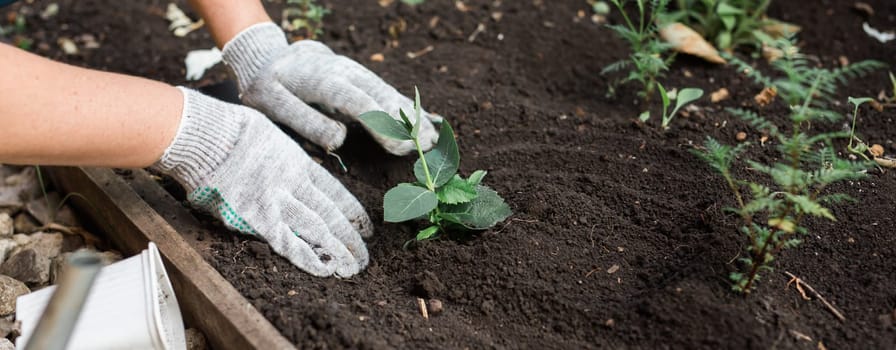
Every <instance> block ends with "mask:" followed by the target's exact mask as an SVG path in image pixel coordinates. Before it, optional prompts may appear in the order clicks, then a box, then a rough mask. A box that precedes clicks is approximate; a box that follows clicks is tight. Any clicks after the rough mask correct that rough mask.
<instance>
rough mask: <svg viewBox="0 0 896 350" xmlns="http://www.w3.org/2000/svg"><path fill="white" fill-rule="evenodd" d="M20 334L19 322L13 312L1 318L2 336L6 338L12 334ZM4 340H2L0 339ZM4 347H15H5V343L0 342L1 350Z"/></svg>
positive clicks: (0, 329) (0, 336)
mask: <svg viewBox="0 0 896 350" xmlns="http://www.w3.org/2000/svg"><path fill="white" fill-rule="evenodd" d="M13 333H14V334H16V335H18V334H19V324H18V323H17V322H16V320H15V315H14V314H11V315H9V316H7V317H2V318H0V338H6V337H8V336H9V335H10V334H13ZM13 338H15V336H13ZM0 342H2V341H0ZM3 349H13V348H4V347H3V344H0V350H3Z"/></svg>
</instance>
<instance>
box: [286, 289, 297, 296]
mask: <svg viewBox="0 0 896 350" xmlns="http://www.w3.org/2000/svg"><path fill="white" fill-rule="evenodd" d="M296 294H299V292H296V291H295V290H292V289H290V290H289V291H288V292H286V295H288V296H294V295H296Z"/></svg>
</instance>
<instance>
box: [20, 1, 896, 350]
mask: <svg viewBox="0 0 896 350" xmlns="http://www.w3.org/2000/svg"><path fill="white" fill-rule="evenodd" d="M395 2H396V4H393V5H391V6H388V7H386V8H383V7H380V6H379V5H378V4H377V2H376V1H363V2H361V1H351V2H350V1H347V0H340V1H323V3H325V4H327V5H328V6H329V7H331V8H332V11H333V13H332V14H331V15H329V16H328V17H327V18H326V22H325V28H326V35H325V36H324V37H323V38H322V40H323V41H324V42H326V43H327V44H328V45H330V46H331V47H332V48H333V49H334V50H335V51H336V52H339V53H342V54H345V55H348V56H349V57H352V58H354V59H356V60H359V61H360V62H363V63H364V64H365V65H367V66H368V67H370V68H371V69H372V70H374V71H375V72H377V73H379V74H380V75H381V76H382V77H383V78H384V79H385V80H386V81H388V82H390V83H392V84H395V86H396V87H397V88H399V89H400V90H401V91H404V92H406V93H410V92H412V91H413V87H414V86H415V85H416V86H418V87H419V88H420V91H421V92H422V95H423V99H424V106H426V107H428V109H430V110H432V111H435V112H438V113H440V114H442V115H444V116H446V117H448V118H450V120H451V121H452V123H453V125H454V127H455V130H456V132H457V134H458V142H459V144H460V148H461V154H462V157H463V163H462V166H461V167H462V172H464V173H465V174H468V173H470V172H472V171H473V170H475V169H486V170H488V171H489V175H488V176H487V177H486V182H487V183H488V184H490V185H491V186H493V187H494V188H495V189H497V190H498V191H499V192H500V193H501V194H502V195H503V196H504V197H505V198H506V199H507V200H508V202H509V203H510V205H511V207H512V208H513V209H514V211H515V215H514V216H512V217H511V218H510V219H509V220H508V221H506V222H505V223H504V224H502V225H500V226H499V227H498V228H496V229H495V230H490V231H485V232H482V233H479V234H476V235H474V236H472V237H470V238H469V239H466V240H448V239H443V240H437V241H430V242H424V243H421V244H417V245H414V246H412V247H411V248H409V249H407V250H404V249H402V246H403V244H404V243H405V241H407V240H408V239H411V238H412V237H413V235H414V233H415V232H416V230H417V229H418V228H419V227H418V226H417V225H415V224H404V225H392V224H381V225H377V227H376V235H375V236H374V237H373V238H371V239H370V240H369V241H368V247H369V249H370V253H371V264H370V266H369V267H368V268H367V270H366V271H365V272H364V273H362V274H360V275H359V276H357V277H354V278H351V279H348V280H338V279H332V278H331V279H321V278H314V277H311V276H308V275H306V274H304V273H302V272H301V271H299V270H298V269H296V268H294V267H293V266H291V265H290V264H289V263H288V262H287V261H286V260H285V259H282V258H280V257H277V256H276V255H273V254H272V253H271V252H270V250H269V249H268V248H267V246H266V245H265V244H263V243H261V242H257V241H254V240H252V239H251V238H248V237H243V236H238V235H234V234H231V233H229V232H223V230H221V229H219V228H218V229H216V228H214V227H211V228H212V230H211V231H212V233H210V234H209V239H211V240H212V241H215V242H217V243H214V244H213V245H212V247H213V248H214V251H213V254H207V255H208V258H209V259H210V261H211V263H212V264H213V265H215V266H216V267H217V268H218V269H219V271H220V272H221V273H222V274H223V275H224V276H225V277H226V278H227V279H228V280H230V281H231V282H233V283H234V285H235V286H236V287H237V289H239V290H240V291H241V292H242V293H243V294H244V295H245V296H246V297H247V298H248V299H249V300H250V301H251V302H252V303H253V305H255V307H256V308H258V309H259V310H260V311H261V312H262V313H263V314H264V315H265V316H266V317H267V318H269V319H270V320H271V322H272V323H273V324H274V325H275V326H276V327H277V328H278V329H279V330H280V331H281V332H283V334H284V335H285V336H286V337H288V338H290V339H292V340H293V341H295V342H296V343H297V344H299V345H300V346H301V347H302V348H414V349H416V348H434V349H435V348H438V349H443V348H450V349H454V348H458V349H460V348H475V349H479V348H511V349H513V348H534V349H541V348H546V349H582V348H651V349H653V348H675V349H716V348H732V349H768V348H796V349H816V348H821V345H819V344H820V343H823V344H824V346H825V347H827V348H828V349H896V345H894V344H896V326H894V323H896V314H894V313H896V281H894V279H896V235H894V234H893V228H894V227H896V219H894V203H896V191H894V188H896V172H894V171H889V172H886V173H883V174H881V173H880V172H879V171H871V172H869V177H868V178H867V179H865V180H862V181H855V182H849V183H846V184H843V185H841V186H838V187H837V188H835V189H833V190H834V191H842V192H845V193H847V194H849V195H851V196H853V197H855V198H856V199H857V203H847V204H844V205H838V206H835V207H833V212H834V214H835V215H836V216H837V218H838V221H836V222H830V221H822V220H815V221H812V222H810V223H809V228H810V235H808V236H806V237H805V243H804V244H803V245H802V246H800V247H798V248H797V249H793V250H789V251H785V252H783V253H782V254H780V256H779V257H778V260H777V261H776V270H775V271H774V272H770V273H766V274H765V277H764V278H763V280H762V281H761V282H760V283H759V285H758V288H757V289H756V290H755V292H754V293H753V294H751V295H750V296H748V297H743V296H741V295H737V294H735V293H733V292H732V291H731V290H730V284H729V281H728V279H727V275H728V274H729V273H730V272H732V271H737V270H739V269H740V266H738V265H737V263H733V262H732V261H734V260H735V258H737V257H738V255H739V254H740V253H741V251H742V248H743V245H744V244H745V241H744V239H742V236H740V235H738V234H737V233H736V224H737V221H736V219H735V217H733V216H731V215H730V214H726V213H724V212H723V208H724V207H726V206H731V205H733V199H732V198H731V195H730V194H729V193H728V191H727V190H726V188H725V186H724V184H723V182H722V181H721V180H720V179H719V178H718V177H717V176H716V175H714V174H713V173H711V172H710V171H709V169H708V168H707V167H706V166H705V165H704V164H702V163H701V162H700V161H698V160H697V159H696V158H695V157H694V156H693V155H692V154H691V153H690V150H691V149H692V148H693V145H695V144H698V143H700V142H702V140H703V139H704V138H705V137H706V136H707V135H710V136H713V137H716V138H718V139H720V140H721V141H722V142H724V143H729V144H734V143H736V142H737V141H736V140H735V134H736V133H737V132H740V131H745V132H747V133H748V138H749V140H750V141H753V142H754V144H755V145H754V146H752V148H751V150H750V154H751V155H756V156H758V157H764V159H770V156H769V155H771V154H773V153H771V150H772V147H773V145H771V144H768V143H766V144H765V145H764V146H763V145H760V143H759V140H758V139H759V137H760V135H759V134H757V133H756V132H754V131H752V130H750V129H749V128H747V127H746V126H745V125H744V124H743V123H742V122H740V121H739V120H738V119H737V118H735V117H733V116H731V115H729V114H727V113H725V112H724V111H722V109H723V107H730V106H740V105H745V106H750V105H751V101H752V97H753V95H755V94H756V93H757V92H758V91H759V90H760V89H761V87H760V86H756V85H754V84H752V83H751V82H750V81H749V80H748V79H745V78H744V77H742V76H740V75H739V74H738V73H737V72H736V71H734V70H733V69H731V68H730V67H717V66H711V65H708V64H704V63H702V62H700V61H698V60H695V59H691V58H687V57H680V58H679V60H678V61H677V63H676V64H675V66H674V67H673V69H672V70H671V71H670V72H669V73H668V74H667V77H666V78H665V79H664V80H663V81H664V85H666V86H678V87H683V86H699V87H702V88H704V89H705V90H706V91H707V93H709V92H712V91H715V90H716V89H718V88H721V87H726V88H728V89H729V90H731V92H732V98H731V99H729V100H727V101H724V102H722V103H720V104H712V103H710V102H709V101H708V100H707V99H704V100H702V101H701V102H700V103H699V105H700V106H701V107H702V112H701V113H691V114H690V116H689V117H681V118H678V119H676V120H675V121H674V122H673V125H672V128H671V130H670V131H668V132H666V133H659V132H657V131H655V128H654V127H653V126H652V125H651V126H649V127H645V126H643V125H639V124H638V123H635V122H633V120H634V117H635V116H636V115H637V114H638V113H639V112H640V111H641V110H642V107H639V106H637V102H636V101H637V99H636V98H635V91H636V90H635V88H634V87H632V86H626V87H623V88H622V89H621V90H620V93H619V96H618V97H616V98H612V99H611V98H607V97H605V92H606V91H607V82H608V80H609V79H607V78H606V77H602V76H601V75H600V74H599V72H600V70H601V68H602V67H603V66H604V65H606V64H608V63H610V62H612V61H614V60H616V59H619V58H622V57H624V56H625V55H627V49H626V47H624V46H623V44H622V43H621V42H620V41H619V40H617V39H616V38H615V37H614V36H613V35H612V34H611V32H610V31H609V30H608V29H606V28H605V27H602V26H600V25H597V24H594V23H592V22H591V20H590V19H589V18H588V17H590V13H589V12H588V5H587V4H586V2H585V1H584V0H568V1H503V2H501V1H469V2H467V7H468V8H469V11H467V12H461V11H459V10H458V9H456V8H455V6H454V3H453V2H449V1H436V0H430V1H428V2H426V3H425V4H423V5H421V6H419V7H416V8H411V7H407V6H405V5H400V4H397V3H399V2H398V1H395ZM866 2H867V3H869V4H871V5H872V6H873V8H874V9H875V12H876V14H875V15H874V16H873V17H872V18H870V19H868V21H869V23H870V24H871V25H872V26H874V27H875V28H878V29H881V30H893V29H896V2H893V1H889V0H876V1H866ZM811 3H812V4H811V5H808V4H807V3H806V2H802V1H775V2H774V4H773V6H772V8H771V10H770V15H771V16H772V17H775V18H779V19H782V20H786V21H790V22H793V23H796V24H798V25H801V26H802V27H803V29H804V31H803V33H802V34H801V35H800V39H801V43H802V46H804V47H803V51H804V52H806V53H809V54H812V55H816V56H817V59H818V62H819V64H822V65H825V66H834V65H836V64H838V63H837V62H838V59H839V57H840V56H845V57H847V58H848V59H849V60H850V61H852V62H856V61H859V60H862V59H878V60H882V61H885V62H887V63H888V64H890V65H893V64H894V63H896V43H894V42H891V43H889V44H887V45H884V44H881V43H879V42H877V41H874V40H873V39H871V38H869V37H868V36H866V35H865V34H864V33H863V32H862V30H861V25H862V22H863V21H864V20H865V19H864V18H863V17H862V15H861V14H860V13H859V12H856V11H854V10H852V4H853V2H852V1H847V0H838V1H833V0H824V1H814V2H811ZM266 4H267V3H266ZM60 5H61V11H60V14H59V15H58V16H57V17H55V18H53V19H51V20H48V21H42V20H40V19H38V18H36V17H35V18H34V21H33V22H32V24H33V28H32V29H31V30H33V31H35V32H32V33H33V34H34V36H35V37H36V38H37V41H38V44H37V45H38V46H36V47H39V49H38V53H41V54H43V55H46V56H49V57H53V58H57V59H62V60H64V61H67V62H72V63H76V64H80V65H85V66H90V67H94V68H101V69H106V70H111V71H117V72H124V73H129V74H136V75H142V76H146V77H150V78H155V79H161V80H164V81H167V82H170V83H175V84H182V83H184V81H183V78H182V73H183V69H182V66H183V63H182V58H183V56H184V55H185V53H186V51H187V50H189V49H198V48H209V47H211V46H212V43H211V41H210V39H209V38H208V34H206V33H204V32H196V33H193V34H191V35H190V36H189V37H188V38H187V39H178V38H175V37H173V36H171V35H170V34H168V33H167V32H166V30H165V26H166V25H167V23H166V22H165V21H164V19H163V18H162V17H161V16H160V14H161V11H163V9H164V5H165V3H162V2H152V1H146V2H122V3H114V4H113V3H110V2H108V1H98V0H94V1H85V0H81V1H72V0H67V1H61V2H60ZM270 6H271V7H272V10H271V13H272V14H275V15H279V11H277V10H275V9H276V8H279V7H278V6H279V5H277V4H270ZM184 8H186V7H185V6H184ZM12 9H16V7H13V8H12ZM579 10H583V11H585V13H586V14H587V15H586V17H585V18H578V17H577V11H579ZM493 12H501V13H502V14H503V16H502V17H501V19H500V21H496V20H494V19H492V17H491V14H492V13H493ZM32 17H34V16H33V15H32ZM436 17H437V18H438V22H437V24H436V25H435V26H434V27H431V26H430V23H433V22H434V21H435V20H434V18H436ZM613 20H615V18H614V17H612V16H611V21H613ZM400 21H404V22H405V23H406V25H407V28H406V31H405V32H403V33H401V35H400V36H399V37H398V38H397V40H396V42H397V44H398V47H392V46H390V45H389V44H390V42H391V41H392V40H393V39H392V38H390V36H389V34H388V33H389V30H388V29H389V27H390V25H392V24H393V23H397V22H400ZM479 23H483V24H485V26H486V31H485V32H483V33H481V34H479V35H478V36H477V37H476V39H475V41H474V42H472V43H471V42H469V41H468V36H469V35H470V34H471V33H472V32H473V31H474V30H475V28H476V26H477V24H479ZM81 33H92V34H94V35H96V36H97V37H98V38H100V39H101V43H102V47H101V48H99V49H96V50H85V52H84V53H83V54H82V55H80V56H64V55H62V54H61V53H59V50H58V49H57V48H56V47H57V46H56V45H55V38H56V37H57V36H59V35H68V36H75V35H78V34H81ZM499 37H502V38H503V40H501V39H499ZM40 43H44V45H39V44H40ZM428 45H432V46H433V47H434V50H433V51H432V52H431V53H429V54H427V55H425V56H422V57H419V58H416V59H409V58H408V57H407V56H406V53H407V52H411V51H418V50H420V49H423V48H425V47H427V46H428ZM41 47H42V48H41ZM374 53H383V54H384V55H385V61H384V62H381V63H375V62H371V61H370V60H369V57H370V56H371V55H372V54H374ZM207 77H208V78H207V81H204V82H201V83H200V85H203V84H207V83H209V82H215V81H220V80H222V79H224V77H226V75H225V73H224V71H223V69H222V68H221V67H218V68H216V69H215V70H214V71H213V72H212V73H211V74H210V75H207ZM888 83H889V82H888V79H887V78H886V71H878V72H876V73H875V74H874V75H873V76H870V77H867V78H864V79H860V80H856V81H854V82H853V83H852V84H850V85H849V86H848V87H845V88H843V89H841V93H842V95H841V98H840V101H841V105H840V106H839V107H838V110H840V111H842V112H846V111H847V109H848V107H847V105H846V96H877V94H878V92H879V91H880V90H882V89H885V88H887V87H888V86H889V85H888ZM775 108H777V109H773V111H779V112H781V111H783V110H784V109H783V108H784V107H783V106H777V107H775ZM893 111H894V110H893V109H889V110H886V111H884V112H883V113H878V112H874V111H865V113H864V115H863V116H862V117H860V119H859V129H860V131H861V133H862V136H863V138H864V139H865V140H867V141H869V142H872V143H880V144H883V145H884V147H885V148H886V150H887V152H888V153H890V154H893V153H896V145H894V143H893V140H894V138H896V136H894V135H896V126H894V124H893V117H894V112H893ZM654 113H655V114H656V112H654ZM770 114H772V115H774V114H775V113H770ZM780 114H781V115H779V116H777V118H778V119H777V120H782V119H781V118H783V113H780ZM652 122H655V121H652ZM651 124H653V123H651ZM815 127H816V128H818V129H819V130H832V129H839V128H841V127H842V123H838V124H836V125H819V126H815ZM303 145H305V146H306V149H309V152H311V153H313V154H314V155H316V156H317V157H319V158H320V159H322V160H323V161H324V164H325V166H326V167H327V168H328V169H330V170H331V171H332V172H333V173H334V174H335V175H336V176H338V177H339V178H340V179H341V180H342V181H343V182H344V183H345V184H346V186H348V188H349V189H350V190H351V191H352V192H353V193H355V194H356V195H357V196H358V198H359V199H360V200H361V202H362V203H363V204H364V205H365V206H366V207H367V208H368V209H369V211H370V214H371V216H372V218H373V219H374V221H376V222H381V221H382V209H381V201H382V195H383V193H384V192H385V191H386V190H387V189H389V188H390V187H391V186H393V185H395V184H396V183H398V182H402V181H408V180H410V179H411V175H410V174H411V171H410V170H411V165H412V164H413V158H410V157H408V158H398V157H392V156H388V155H386V153H385V152H383V151H381V150H380V149H379V148H378V147H377V146H376V144H375V143H374V142H373V141H372V139H371V138H370V137H369V136H367V135H366V134H365V133H364V132H363V131H362V130H361V128H360V126H359V125H357V124H352V125H350V136H349V138H348V141H347V142H346V145H345V146H344V147H343V148H342V149H341V150H340V151H339V153H340V154H341V155H342V157H343V159H345V160H346V163H348V166H349V172H348V173H347V174H345V173H342V172H341V171H340V170H339V169H338V166H337V164H336V162H335V161H334V160H332V159H331V158H328V157H326V156H325V155H323V154H322V153H321V152H320V151H319V150H317V149H315V148H313V147H308V145H307V144H306V143H303ZM741 170H742V169H741ZM617 266H618V267H617ZM784 271H789V272H792V273H794V274H796V275H798V276H800V277H802V278H803V279H804V280H805V281H806V282H807V283H809V284H810V285H812V286H813V287H814V288H815V289H816V290H817V291H818V292H820V293H822V294H823V296H824V297H825V298H826V299H827V300H829V301H830V302H831V303H833V304H834V305H835V306H836V307H837V308H838V309H840V310H841V311H842V312H843V313H844V314H845V315H846V321H845V322H841V321H839V320H837V319H836V318H835V317H834V316H833V315H832V314H831V313H830V312H828V311H827V309H825V307H824V306H823V305H822V304H821V303H820V302H819V301H818V300H803V299H802V298H801V297H800V295H799V293H798V292H797V291H796V290H795V289H794V288H793V287H790V288H788V287H787V282H788V278H787V277H786V276H785V275H784ZM418 297H421V298H427V299H429V298H436V299H439V300H441V301H442V302H443V304H444V311H443V312H442V313H441V314H438V315H435V316H433V317H431V318H430V319H429V320H424V319H423V318H422V317H421V315H420V314H419V312H418V311H417V301H416V300H417V298H418ZM808 338H811V340H808Z"/></svg>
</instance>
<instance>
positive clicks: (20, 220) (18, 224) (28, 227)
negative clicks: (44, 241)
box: [13, 213, 40, 233]
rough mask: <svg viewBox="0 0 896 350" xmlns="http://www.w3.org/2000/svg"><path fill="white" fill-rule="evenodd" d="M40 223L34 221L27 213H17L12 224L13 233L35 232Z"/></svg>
mask: <svg viewBox="0 0 896 350" xmlns="http://www.w3.org/2000/svg"><path fill="white" fill-rule="evenodd" d="M39 225H40V223H38V222H37V221H36V220H34V219H33V218H32V217H31V215H28V213H19V215H16V218H15V220H14V222H13V227H14V228H15V233H31V232H34V231H35V230H37V228H38V227H39Z"/></svg>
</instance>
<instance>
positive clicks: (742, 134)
mask: <svg viewBox="0 0 896 350" xmlns="http://www.w3.org/2000/svg"><path fill="white" fill-rule="evenodd" d="M734 138H735V139H737V140H738V141H743V140H746V139H747V133H745V132H743V131H741V132H738V133H737V135H735V136H734Z"/></svg>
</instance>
